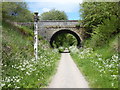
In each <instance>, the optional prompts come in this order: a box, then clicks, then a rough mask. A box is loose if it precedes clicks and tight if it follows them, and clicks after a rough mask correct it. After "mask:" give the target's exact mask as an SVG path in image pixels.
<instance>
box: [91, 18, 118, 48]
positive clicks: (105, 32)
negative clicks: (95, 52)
mask: <svg viewBox="0 0 120 90" xmlns="http://www.w3.org/2000/svg"><path fill="white" fill-rule="evenodd" d="M117 21H118V20H117V18H116V16H112V17H111V18H110V19H105V20H104V21H103V23H102V24H100V25H98V26H97V27H94V29H93V30H94V31H93V33H92V38H91V40H90V46H92V47H97V46H101V45H103V44H105V43H107V42H108V40H109V38H110V37H112V36H113V33H114V32H117Z"/></svg>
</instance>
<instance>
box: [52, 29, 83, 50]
mask: <svg viewBox="0 0 120 90" xmlns="http://www.w3.org/2000/svg"><path fill="white" fill-rule="evenodd" d="M61 33H69V34H72V35H73V36H74V37H75V38H76V39H77V47H78V48H79V47H81V40H80V37H79V36H78V35H77V34H76V33H75V32H73V31H71V30H66V29H65V30H60V31H58V32H56V33H55V34H53V36H52V37H51V39H50V45H51V47H52V48H54V46H53V41H54V39H55V38H56V36H58V35H59V34H61Z"/></svg>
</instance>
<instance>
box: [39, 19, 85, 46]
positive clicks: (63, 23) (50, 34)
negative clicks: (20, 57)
mask: <svg viewBox="0 0 120 90" xmlns="http://www.w3.org/2000/svg"><path fill="white" fill-rule="evenodd" d="M78 24H79V23H78V20H45V21H39V22H38V28H39V29H38V33H39V35H40V36H42V37H43V38H45V39H46V40H47V41H49V42H50V45H51V46H52V47H53V45H52V42H53V40H54V38H55V37H56V36H57V35H59V34H60V33H70V34H72V35H73V36H75V37H76V39H77V41H78V44H77V46H81V43H82V42H83V40H84V28H83V27H80V26H81V25H80V26H78Z"/></svg>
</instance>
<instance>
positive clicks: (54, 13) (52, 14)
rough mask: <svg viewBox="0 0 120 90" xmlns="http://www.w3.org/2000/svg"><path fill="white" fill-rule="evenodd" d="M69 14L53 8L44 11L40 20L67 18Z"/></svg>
mask: <svg viewBox="0 0 120 90" xmlns="http://www.w3.org/2000/svg"><path fill="white" fill-rule="evenodd" d="M67 19H68V18H67V15H66V13H65V12H64V11H59V10H55V9H52V10H50V11H48V12H44V13H42V14H41V16H40V20H67Z"/></svg>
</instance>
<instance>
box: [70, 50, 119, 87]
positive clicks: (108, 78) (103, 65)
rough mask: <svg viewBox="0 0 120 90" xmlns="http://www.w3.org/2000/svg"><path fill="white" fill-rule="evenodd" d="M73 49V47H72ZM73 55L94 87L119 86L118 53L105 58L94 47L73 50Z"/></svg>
mask: <svg viewBox="0 0 120 90" xmlns="http://www.w3.org/2000/svg"><path fill="white" fill-rule="evenodd" d="M72 50H73V49H72ZM71 55H72V57H73V58H74V59H75V61H76V62H77V64H78V66H79V67H80V69H81V70H82V71H83V73H84V74H85V76H87V78H88V80H89V81H90V83H91V86H92V87H100V88H118V65H119V63H118V62H119V58H118V54H117V53H116V54H113V55H112V56H110V57H109V58H105V57H104V56H103V55H102V53H101V54H100V53H97V52H94V51H93V49H92V48H86V49H83V50H82V49H81V50H79V51H78V52H72V51H71Z"/></svg>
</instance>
